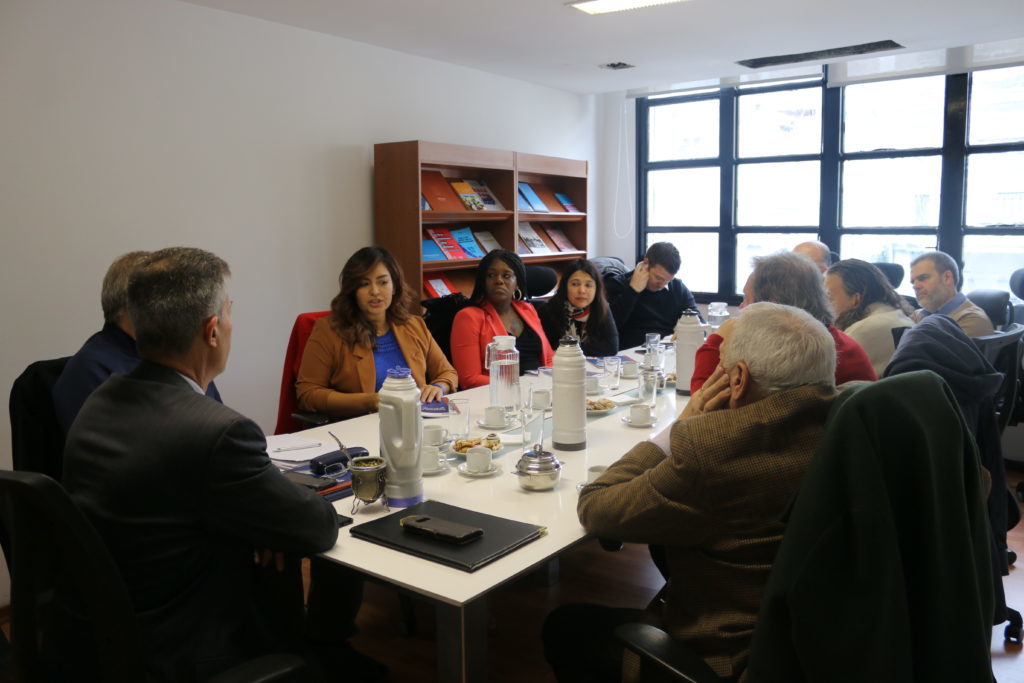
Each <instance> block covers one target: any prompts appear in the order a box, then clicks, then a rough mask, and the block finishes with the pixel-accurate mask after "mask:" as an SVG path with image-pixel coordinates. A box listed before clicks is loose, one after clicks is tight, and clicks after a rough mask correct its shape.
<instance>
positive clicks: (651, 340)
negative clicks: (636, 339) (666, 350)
mask: <svg viewBox="0 0 1024 683" xmlns="http://www.w3.org/2000/svg"><path fill="white" fill-rule="evenodd" d="M659 342H661V335H660V334H658V333H657V332H648V333H647V341H645V342H644V346H645V347H646V348H647V349H648V350H650V349H653V348H654V347H655V346H657V345H658V343H659Z"/></svg>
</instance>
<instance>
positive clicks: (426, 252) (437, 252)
mask: <svg viewBox="0 0 1024 683" xmlns="http://www.w3.org/2000/svg"><path fill="white" fill-rule="evenodd" d="M446 258H447V257H446V256H445V255H444V252H443V251H441V247H439V246H437V243H436V242H434V240H432V239H431V240H423V260H424V261H444V260H445V259H446Z"/></svg>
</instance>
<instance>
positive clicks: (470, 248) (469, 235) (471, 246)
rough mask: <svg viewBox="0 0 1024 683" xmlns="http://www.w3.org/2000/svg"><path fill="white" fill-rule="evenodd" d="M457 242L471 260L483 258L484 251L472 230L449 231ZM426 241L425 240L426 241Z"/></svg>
mask: <svg viewBox="0 0 1024 683" xmlns="http://www.w3.org/2000/svg"><path fill="white" fill-rule="evenodd" d="M448 232H450V233H451V234H452V237H454V238H455V241H456V242H458V243H459V246H460V247H462V251H464V252H466V255H467V256H469V257H470V258H483V257H484V250H483V249H481V248H480V245H479V244H477V243H476V238H475V237H473V230H472V229H470V228H459V229H458V230H449V231H448ZM424 241H425V240H424Z"/></svg>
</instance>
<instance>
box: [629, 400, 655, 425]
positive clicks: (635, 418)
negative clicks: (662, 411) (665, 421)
mask: <svg viewBox="0 0 1024 683" xmlns="http://www.w3.org/2000/svg"><path fill="white" fill-rule="evenodd" d="M629 421H630V422H635V423H637V424H646V423H648V422H650V421H651V406H649V405H648V404H646V403H635V404H633V405H631V406H630V407H629Z"/></svg>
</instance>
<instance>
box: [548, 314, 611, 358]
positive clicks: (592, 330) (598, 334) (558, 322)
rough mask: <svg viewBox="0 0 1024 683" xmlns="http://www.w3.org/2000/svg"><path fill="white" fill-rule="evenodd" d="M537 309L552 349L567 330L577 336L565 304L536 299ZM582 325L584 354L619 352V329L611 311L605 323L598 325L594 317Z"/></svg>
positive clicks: (603, 354) (598, 354) (596, 354)
mask: <svg viewBox="0 0 1024 683" xmlns="http://www.w3.org/2000/svg"><path fill="white" fill-rule="evenodd" d="M531 303H533V305H534V307H535V308H536V309H537V316H538V317H539V318H540V322H541V325H543V326H544V335H545V336H546V337H547V338H548V343H549V344H551V348H552V349H557V348H558V341H559V340H560V339H561V338H562V336H563V335H565V334H566V332H569V333H570V334H572V335H573V336H577V335H576V334H575V332H574V331H573V329H572V328H573V327H574V326H573V325H570V321H569V314H568V313H567V312H566V310H565V307H564V306H559V305H558V304H557V302H556V303H551V302H547V303H545V302H543V301H534V302H531ZM578 326H579V327H582V328H583V329H582V338H581V339H580V348H581V349H582V350H583V355H584V356H614V355H615V354H617V353H618V352H619V330H618V329H617V328H616V327H615V320H614V318H613V317H612V314H611V311H609V312H608V316H607V317H606V318H605V321H604V324H603V325H601V326H600V327H598V326H597V325H595V324H594V323H593V318H589V317H588V318H587V321H586V322H585V323H581V324H579V325H578Z"/></svg>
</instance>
